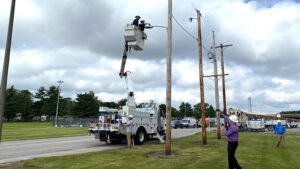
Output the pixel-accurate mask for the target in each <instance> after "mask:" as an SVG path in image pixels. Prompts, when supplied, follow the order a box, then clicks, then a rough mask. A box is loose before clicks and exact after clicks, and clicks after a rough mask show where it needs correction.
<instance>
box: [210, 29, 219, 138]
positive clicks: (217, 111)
mask: <svg viewBox="0 0 300 169" xmlns="http://www.w3.org/2000/svg"><path fill="white" fill-rule="evenodd" d="M212 41H213V44H212V48H213V61H214V75H215V77H214V81H215V99H216V115H217V138H218V139H221V131H220V111H219V110H220V107H219V86H218V69H217V58H216V44H215V32H214V31H212Z"/></svg>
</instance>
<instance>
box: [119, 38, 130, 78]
mask: <svg viewBox="0 0 300 169" xmlns="http://www.w3.org/2000/svg"><path fill="white" fill-rule="evenodd" d="M127 52H128V42H127V41H125V47H124V52H123V58H122V63H121V69H120V73H119V76H120V77H121V78H122V77H123V76H124V69H125V65H126V60H127Z"/></svg>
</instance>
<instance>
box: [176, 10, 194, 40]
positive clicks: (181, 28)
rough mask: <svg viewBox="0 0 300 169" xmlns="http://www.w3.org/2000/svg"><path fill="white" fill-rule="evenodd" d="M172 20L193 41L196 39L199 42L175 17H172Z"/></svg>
mask: <svg viewBox="0 0 300 169" xmlns="http://www.w3.org/2000/svg"><path fill="white" fill-rule="evenodd" d="M172 18H173V19H174V21H175V22H176V23H177V25H178V26H180V28H181V29H182V30H183V31H184V32H185V33H187V34H188V35H189V36H190V37H192V38H193V39H195V40H196V41H198V38H196V37H195V36H194V35H192V34H191V33H190V32H189V31H187V30H186V29H185V28H184V27H183V26H182V25H181V24H180V23H179V22H178V21H177V19H176V18H175V17H174V15H172Z"/></svg>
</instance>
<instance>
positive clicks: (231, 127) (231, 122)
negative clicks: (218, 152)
mask: <svg viewBox="0 0 300 169" xmlns="http://www.w3.org/2000/svg"><path fill="white" fill-rule="evenodd" d="M221 113H222V112H221ZM222 115H223V117H224V120H225V123H228V129H226V128H225V127H224V126H223V130H224V134H225V135H226V136H227V141H228V147H227V152H228V165H229V169H234V168H236V169H241V168H242V167H241V166H240V165H239V163H238V161H237V160H236V158H235V156H234V154H235V150H236V148H237V146H238V141H239V127H238V126H237V125H236V123H237V122H238V118H237V116H236V115H231V116H230V117H229V118H228V116H226V115H225V114H223V113H222Z"/></svg>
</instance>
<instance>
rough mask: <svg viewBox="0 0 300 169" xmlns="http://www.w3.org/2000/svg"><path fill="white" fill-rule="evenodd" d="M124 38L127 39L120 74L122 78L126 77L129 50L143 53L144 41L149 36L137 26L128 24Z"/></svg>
mask: <svg viewBox="0 0 300 169" xmlns="http://www.w3.org/2000/svg"><path fill="white" fill-rule="evenodd" d="M124 38H125V45H124V52H123V57H122V63H121V69H120V73H119V76H120V77H121V78H122V77H123V76H124V70H125V65H126V60H127V53H128V50H129V48H133V49H134V50H136V51H142V50H143V49H144V40H146V39H147V35H146V34H145V32H143V31H142V30H141V29H140V28H139V27H137V26H135V25H129V24H127V25H126V26H125V35H124Z"/></svg>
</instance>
